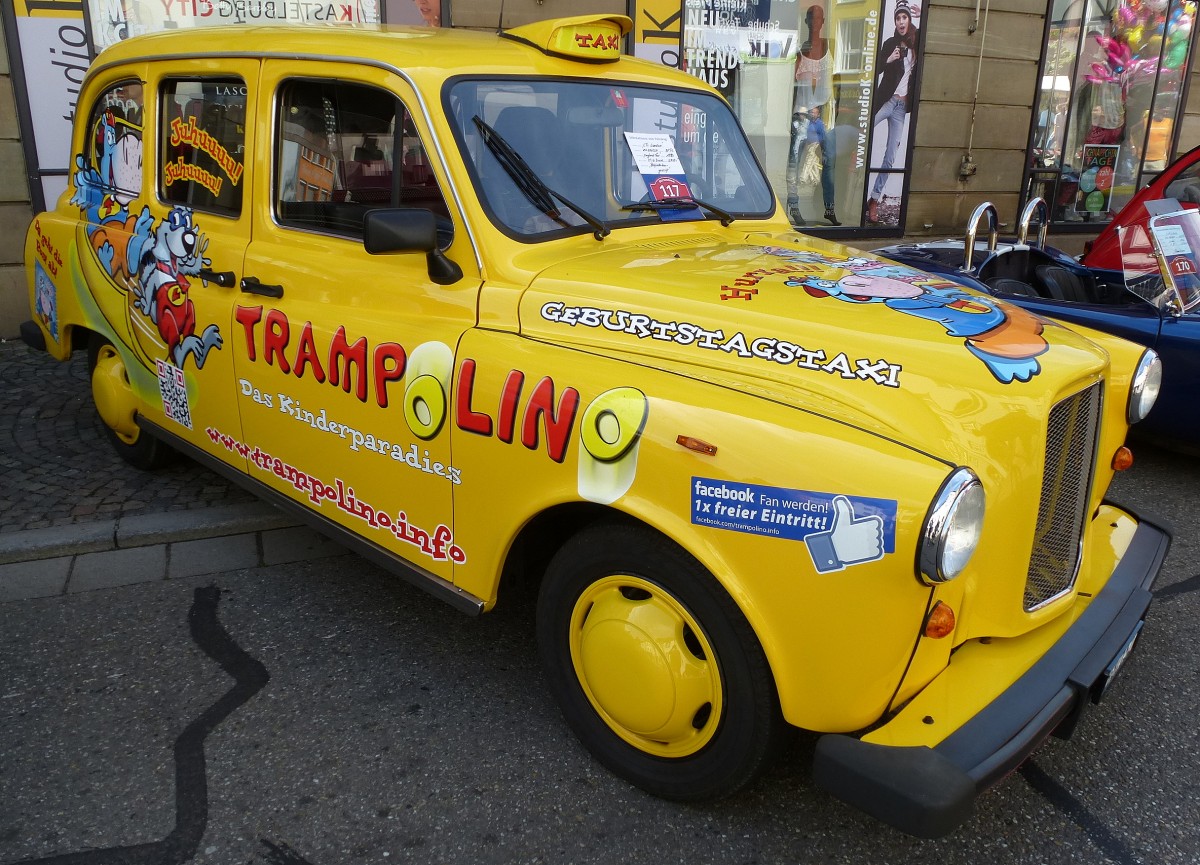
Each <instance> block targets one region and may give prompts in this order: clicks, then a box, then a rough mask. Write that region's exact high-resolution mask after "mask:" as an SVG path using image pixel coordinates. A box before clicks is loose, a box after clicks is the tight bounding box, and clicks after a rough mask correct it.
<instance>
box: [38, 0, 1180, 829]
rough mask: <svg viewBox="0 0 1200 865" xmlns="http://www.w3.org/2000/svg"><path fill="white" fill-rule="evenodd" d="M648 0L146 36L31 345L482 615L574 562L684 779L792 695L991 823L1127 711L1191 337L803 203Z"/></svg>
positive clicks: (727, 763)
mask: <svg viewBox="0 0 1200 865" xmlns="http://www.w3.org/2000/svg"><path fill="white" fill-rule="evenodd" d="M629 28H630V21H629V19H628V18H625V17H622V16H577V17H574V18H569V19H560V20H555V21H548V22H542V23H538V24H533V25H528V26H523V27H518V28H515V29H512V30H509V31H507V32H502V33H499V34H480V33H466V32H460V31H451V30H436V29H394V30H389V29H387V28H378V29H370V28H360V29H306V28H297V29H280V28H277V27H272V28H269V29H268V28H254V27H241V26H237V27H226V28H212V29H192V30H187V31H172V32H164V33H159V34H154V35H149V36H143V37H138V38H135V39H130V40H128V41H126V42H123V43H121V44H118V45H115V46H113V47H112V48H111V49H109V50H108V51H106V52H105V53H103V54H102V55H101V56H100V57H99V58H98V59H97V60H96V61H95V63H94V64H93V65H92V67H91V69H90V71H89V73H88V75H87V79H86V81H85V82H84V84H83V86H82V89H81V91H80V94H79V102H78V116H77V125H76V129H75V133H74V138H73V141H72V143H71V146H72V153H73V154H74V161H75V166H74V170H73V174H72V176H71V178H70V182H69V186H68V189H67V191H66V192H65V193H64V194H63V195H62V197H61V198H60V200H59V201H58V203H57V206H56V207H55V208H54V209H53V210H51V211H49V212H46V213H42V214H40V215H39V216H37V218H36V219H35V220H34V222H33V224H32V226H31V229H30V231H29V236H28V240H27V245H26V256H27V261H28V269H29V291H30V304H31V309H32V311H33V314H34V318H33V320H32V321H30V322H28V323H27V324H26V326H25V327H24V328H23V336H24V338H25V339H26V341H27V342H29V343H30V344H32V345H34V346H36V347H39V348H43V349H45V350H46V351H47V352H49V353H50V354H51V355H53V356H54V357H55V358H58V359H60V360H62V359H66V358H67V357H68V356H69V355H70V354H71V353H72V352H74V351H80V352H87V357H88V360H89V363H90V368H91V382H92V392H93V395H94V397H95V403H96V407H97V410H98V412H99V415H100V417H101V418H102V419H103V422H104V424H105V425H106V427H107V429H108V430H109V432H110V435H111V439H112V442H113V445H114V446H115V447H116V449H117V450H118V451H119V452H120V453H121V454H122V455H123V456H124V457H125V458H126V459H127V460H128V461H129V462H130V463H132V464H133V465H135V466H138V467H140V468H151V467H154V466H156V465H158V464H159V463H161V462H162V461H163V459H164V458H165V457H166V456H167V454H168V453H169V452H183V453H184V454H187V455H189V456H191V457H193V458H196V459H198V460H200V461H202V462H204V463H206V464H208V465H210V466H212V467H214V468H215V469H217V470H218V471H222V472H223V473H225V474H227V475H230V476H233V477H235V478H236V479H238V480H239V481H241V482H243V483H245V484H246V485H248V486H249V487H251V488H253V489H254V490H256V491H257V492H258V493H260V494H261V495H262V496H263V497H264V498H266V499H267V500H269V501H271V502H274V503H275V504H277V505H279V506H280V507H282V508H285V509H287V510H289V511H290V512H292V513H293V514H296V515H298V516H299V517H301V518H303V519H305V520H307V521H308V522H310V523H311V524H313V525H315V526H316V527H318V528H320V529H322V530H324V531H326V532H328V533H329V534H331V535H332V536H333V537H335V538H337V539H339V540H340V541H342V542H344V543H346V544H347V545H348V546H350V547H351V548H353V549H354V550H356V551H357V552H359V553H361V554H362V555H364V556H365V557H366V558H368V559H370V560H372V561H374V562H378V563H382V564H383V565H384V566H386V567H388V568H390V569H392V570H393V571H395V572H396V573H398V574H400V575H402V576H404V577H405V578H407V579H410V580H412V581H414V582H415V583H417V584H418V585H420V586H422V587H424V588H425V589H428V590H429V591H430V592H432V593H433V594H435V595H436V596H438V597H440V598H443V599H445V600H446V601H448V602H450V603H451V604H453V605H455V606H456V607H458V608H460V609H462V610H464V611H466V612H468V613H480V612H483V611H486V610H489V609H491V608H492V607H493V606H494V605H495V604H496V603H497V602H498V600H499V599H500V597H501V595H502V593H503V589H504V588H505V587H506V586H507V585H508V584H509V580H511V579H515V578H517V577H519V576H521V575H527V576H532V577H533V578H535V579H537V580H539V581H540V586H541V588H540V594H539V597H538V602H537V605H538V608H537V632H538V641H539V652H540V655H541V658H542V661H543V663H544V665H545V668H546V673H547V678H548V681H549V683H550V687H551V689H552V691H553V694H554V697H555V698H556V699H557V701H558V703H559V704H560V706H561V708H562V712H563V714H564V716H565V718H566V720H567V723H568V724H569V725H570V727H571V728H572V729H573V731H574V732H575V733H576V734H577V735H578V737H579V738H580V739H581V740H582V741H583V742H584V743H585V744H586V746H587V747H588V748H589V749H590V750H591V752H592V753H593V754H594V755H595V757H596V758H597V759H598V760H600V761H601V762H602V763H604V764H605V765H606V766H608V767H609V768H610V769H611V770H612V771H614V772H616V773H617V774H618V775H620V776H621V777H623V778H625V779H628V780H629V781H630V782H632V783H634V784H636V785H638V786H640V787H642V788H644V789H646V790H649V791H651V792H653V793H656V794H659V795H662V796H666V797H672V798H676V799H699V798H706V797H714V796H720V795H723V794H727V793H730V792H732V791H734V790H737V789H739V788H740V787H742V786H743V785H745V784H746V783H747V782H749V781H750V780H752V779H753V778H754V777H755V776H756V775H757V774H758V773H759V772H760V771H761V770H762V769H763V768H764V767H765V765H766V764H767V763H768V761H769V760H770V759H771V758H772V755H773V754H774V753H775V748H776V746H777V745H778V743H779V742H780V741H781V739H782V738H783V735H782V734H783V732H784V731H785V730H786V729H787V725H791V726H793V727H797V728H803V729H805V730H809V731H815V732H817V733H821V734H824V735H822V736H821V738H820V739H819V742H818V746H817V749H816V755H815V773H816V778H817V782H818V784H819V785H820V786H821V787H823V788H824V789H827V790H829V791H831V792H832V793H833V794H835V795H836V796H838V797H840V798H842V799H844V800H846V801H848V802H850V803H852V804H854V805H855V806H857V807H859V808H862V809H865V810H866V811H867V812H869V813H871V814H873V815H875V816H877V817H878V818H880V819H882V820H885V821H887V822H889V823H892V824H893V825H896V826H898V827H900V828H902V829H904V830H905V831H908V832H910V833H914V834H917V835H925V836H936V835H940V834H943V833H946V832H948V831H950V830H951V829H953V828H954V827H955V826H957V825H958V824H959V823H961V822H962V821H963V820H965V819H966V818H967V817H968V816H969V815H970V813H971V809H972V806H973V803H974V801H975V799H976V797H977V794H978V793H979V792H980V791H982V790H984V789H985V788H987V787H988V786H990V785H992V784H994V783H996V782H998V781H999V780H1000V779H1002V778H1003V777H1004V776H1005V775H1006V774H1007V773H1008V772H1010V771H1011V770H1012V769H1013V768H1015V767H1016V766H1017V765H1018V764H1019V763H1020V762H1021V761H1022V760H1023V759H1025V757H1027V756H1028V755H1029V754H1030V753H1031V752H1032V751H1033V749H1034V748H1035V747H1036V746H1037V745H1038V744H1040V743H1041V742H1042V741H1044V739H1045V738H1046V737H1047V736H1049V735H1050V734H1052V733H1055V732H1057V733H1058V734H1060V735H1066V734H1068V733H1069V732H1070V730H1071V729H1072V727H1073V726H1074V725H1075V723H1076V721H1077V719H1078V717H1079V715H1080V713H1081V711H1082V709H1083V708H1084V706H1085V704H1088V703H1090V702H1092V701H1095V700H1098V699H1099V698H1100V695H1101V694H1102V693H1104V691H1105V687H1106V685H1107V684H1108V682H1109V681H1110V680H1111V679H1112V677H1113V675H1114V674H1115V673H1116V671H1117V669H1118V667H1120V666H1121V663H1122V662H1123V661H1124V660H1125V658H1126V657H1127V655H1128V654H1129V652H1130V650H1131V648H1132V647H1133V645H1134V642H1135V641H1136V640H1137V637H1138V635H1139V632H1140V629H1141V628H1142V623H1143V621H1144V617H1145V614H1146V611H1147V608H1148V606H1149V601H1150V591H1149V590H1150V586H1151V584H1152V583H1153V581H1154V579H1155V577H1156V576H1157V574H1158V572H1159V570H1160V568H1161V565H1162V562H1163V559H1164V557H1165V555H1166V552H1167V548H1168V545H1169V534H1168V532H1167V531H1166V530H1165V529H1163V528H1161V527H1159V526H1158V525H1156V524H1155V523H1154V522H1153V521H1152V520H1150V519H1147V518H1146V517H1145V516H1144V515H1141V514H1137V513H1133V512H1131V511H1130V510H1128V509H1127V508H1123V507H1121V506H1120V505H1118V504H1116V503H1113V502H1112V501H1110V500H1109V499H1108V498H1107V497H1106V491H1107V489H1108V486H1109V483H1110V481H1111V479H1112V477H1113V473H1114V471H1116V470H1118V469H1120V468H1123V467H1124V466H1125V464H1126V463H1127V461H1128V459H1129V454H1128V451H1127V450H1125V448H1124V441H1125V436H1126V432H1127V430H1128V426H1129V424H1130V423H1132V422H1135V421H1137V420H1139V419H1140V418H1142V417H1143V416H1144V415H1145V414H1146V413H1147V412H1148V411H1149V410H1150V407H1151V406H1152V405H1153V403H1154V399H1155V395H1156V391H1157V387H1158V383H1159V379H1160V368H1159V363H1158V359H1157V357H1156V356H1155V355H1154V353H1153V352H1152V351H1148V350H1145V349H1142V348H1141V347H1138V346H1135V345H1133V344H1131V343H1127V342H1124V341H1122V340H1119V339H1116V338H1113V337H1109V336H1106V335H1103V334H1100V333H1093V332H1076V331H1074V330H1069V329H1067V328H1066V327H1063V326H1060V325H1056V324H1053V323H1051V322H1049V321H1046V320H1043V319H1041V318H1038V317H1036V316H1034V315H1032V314H1030V313H1026V312H1024V311H1022V310H1020V309H1018V308H1016V307H1012V306H1007V305H1005V304H1004V303H1002V302H999V301H997V300H995V299H994V298H991V297H988V296H985V295H982V294H977V293H974V292H972V291H970V290H967V289H964V288H961V287H960V286H958V285H956V284H954V283H952V282H949V281H947V280H945V279H941V278H937V277H933V276H929V275H927V274H924V273H922V272H921V271H919V270H916V269H913V268H910V267H905V266H900V265H897V264H895V263H893V262H889V261H886V260H883V259H879V258H875V257H872V256H871V255H869V254H865V253H861V252H858V251H855V250H852V249H849V248H847V247H845V246H841V245H837V244H834V243H830V242H826V241H822V240H817V239H813V238H811V237H806V236H803V235H800V234H798V233H796V231H795V230H794V229H793V228H792V227H791V226H790V225H789V223H788V222H787V220H786V218H785V217H784V215H783V211H782V208H781V207H780V205H779V203H778V201H777V200H776V198H775V196H774V195H773V193H772V191H771V187H770V186H769V184H768V181H767V179H766V177H765V175H764V172H763V170H762V168H761V167H760V165H759V162H758V160H757V159H756V157H755V155H754V153H753V151H752V150H751V149H750V146H749V144H748V143H747V139H746V136H745V134H744V133H743V131H742V129H741V128H740V126H739V124H738V122H737V121H736V119H735V117H734V115H733V113H732V112H731V111H730V108H729V106H728V105H727V104H726V103H725V102H724V101H722V99H721V97H720V96H719V95H718V94H716V92H715V91H713V90H712V89H711V88H709V87H708V86H707V85H706V84H704V83H701V82H699V81H697V80H696V79H694V78H692V77H690V76H688V75H686V74H683V73H680V72H677V71H675V70H668V69H665V68H663V67H660V66H657V65H652V64H649V63H643V62H640V61H637V60H634V59H631V58H628V57H624V56H622V53H621V49H622V45H623V40H624V37H625V36H626V34H627V33H628V31H629Z"/></svg>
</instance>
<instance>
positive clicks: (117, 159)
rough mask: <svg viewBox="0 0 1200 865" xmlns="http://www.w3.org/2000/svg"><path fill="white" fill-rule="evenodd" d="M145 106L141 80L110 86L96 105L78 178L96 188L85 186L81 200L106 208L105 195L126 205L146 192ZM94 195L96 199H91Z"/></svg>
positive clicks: (78, 181) (93, 107)
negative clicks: (143, 139) (143, 164)
mask: <svg viewBox="0 0 1200 865" xmlns="http://www.w3.org/2000/svg"><path fill="white" fill-rule="evenodd" d="M142 108H143V103H142V83H141V82H140V81H129V82H124V83H122V84H117V85H116V86H114V87H111V88H109V89H108V90H107V91H105V93H104V95H103V96H101V97H100V98H99V99H98V100H97V101H96V104H95V105H94V106H92V114H91V117H90V118H89V120H88V139H87V141H85V142H84V150H83V160H84V165H83V166H81V167H82V169H83V170H82V171H81V172H79V174H77V175H76V182H77V183H79V184H83V185H86V186H90V187H94V189H91V190H88V193H87V195H84V194H83V192H84V190H82V189H81V195H80V198H81V200H83V199H89V200H88V203H92V204H100V205H101V206H102V209H103V204H102V199H111V201H113V202H115V203H116V204H119V205H120V206H121V207H124V206H125V205H127V204H129V202H131V201H132V200H133V199H135V198H137V197H138V196H140V195H141V194H142ZM93 197H94V198H96V201H95V202H91V201H90V198H93ZM112 209H113V208H112V207H111V206H110V207H109V210H112ZM104 215H105V214H104V213H101V214H100V216H101V217H102V218H103V216H104Z"/></svg>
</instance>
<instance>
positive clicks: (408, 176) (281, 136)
mask: <svg viewBox="0 0 1200 865" xmlns="http://www.w3.org/2000/svg"><path fill="white" fill-rule="evenodd" d="M278 116H279V121H278V123H277V124H276V129H277V135H278V140H277V142H276V153H277V159H276V165H277V173H276V177H275V212H276V216H277V218H278V219H279V221H280V223H282V224H284V225H288V226H291V227H294V228H302V229H307V230H311V231H320V232H323V233H328V234H339V235H344V236H346V237H354V238H360V237H362V234H363V220H364V218H365V216H366V213H367V211H369V210H372V209H375V208H379V207H420V208H426V209H428V210H432V211H433V212H434V214H435V215H436V216H438V218H439V219H438V224H439V227H440V230H441V231H442V233H443V238H442V240H443V245H446V244H448V243H449V235H448V234H447V232H449V231H450V226H451V222H450V212H449V210H448V208H447V207H446V201H445V199H444V198H443V197H442V193H441V191H440V189H439V188H438V186H437V182H436V181H435V179H434V176H433V171H432V170H431V169H430V165H429V158H428V155H427V153H426V151H425V147H424V145H423V144H422V143H421V139H420V138H419V137H418V135H417V133H416V127H415V125H414V124H413V121H412V117H411V115H410V114H409V113H408V110H407V109H406V108H405V107H404V105H403V103H401V102H400V100H399V99H397V98H396V97H395V96H394V95H392V94H391V93H387V92H385V91H382V90H378V89H376V88H374V87H366V86H362V85H358V84H348V83H344V82H335V81H313V80H294V81H290V82H288V83H287V84H286V85H285V86H284V87H283V88H282V89H281V91H280V97H279V105H278Z"/></svg>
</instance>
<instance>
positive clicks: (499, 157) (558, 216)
mask: <svg viewBox="0 0 1200 865" xmlns="http://www.w3.org/2000/svg"><path fill="white" fill-rule="evenodd" d="M471 121H472V122H473V123H474V124H475V127H476V128H477V129H478V130H479V135H480V137H481V138H482V139H483V143H484V144H486V145H487V148H488V150H490V151H492V155H493V156H495V157H496V161H497V162H499V163H500V165H501V166H502V167H503V168H504V170H505V171H506V172H508V176H509V177H511V178H512V182H513V183H515V184H516V185H517V189H519V190H521V192H522V193H524V195H525V197H526V198H528V199H529V201H530V203H532V204H533V206H534V207H536V208H537V209H538V210H540V211H541V212H542V213H544V214H546V215H547V216H549V217H550V218H551V219H554V220H556V221H558V222H562V223H563V224H564V225H566V224H567V223H566V222H565V221H564V220H563V218H562V212H561V211H560V210H559V209H558V208H557V207H555V206H554V199H556V198H557V199H558V200H559V201H561V202H562V203H563V204H565V205H566V206H567V208H568V209H570V210H571V211H572V212H573V213H575V215H577V216H578V217H579V218H580V219H582V220H583V221H584V222H586V223H587V224H588V227H590V228H591V229H592V234H594V235H595V237H596V240H603V239H604V238H605V237H607V236H608V235H609V234H612V230H611V229H610V228H609V227H608V226H607V225H605V224H604V223H603V222H601V221H600V220H599V219H597V218H596V217H595V216H592V214H590V213H588V212H587V211H586V210H584V209H583V208H582V207H580V206H579V205H577V204H574V203H572V202H571V201H568V200H567V199H566V198H564V197H563V196H562V195H561V194H559V193H558V192H555V191H554V190H553V189H551V188H550V187H549V186H547V185H546V184H545V183H543V182H542V179H541V178H540V177H538V176H537V172H535V171H534V170H533V169H532V168H530V167H529V163H528V162H526V161H525V160H524V158H522V156H521V154H520V153H518V152H517V151H516V150H515V149H514V148H513V146H512V145H511V144H509V143H508V142H507V141H505V140H504V139H503V138H502V137H501V136H500V133H498V132H497V131H496V130H495V129H493V128H492V127H490V126H488V125H487V124H486V123H484V122H483V118H482V117H480V116H479V115H478V114H476V115H475V116H474V117H472V118H471Z"/></svg>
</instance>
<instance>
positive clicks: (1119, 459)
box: [1112, 445, 1133, 472]
mask: <svg viewBox="0 0 1200 865" xmlns="http://www.w3.org/2000/svg"><path fill="white" fill-rule="evenodd" d="M1112 467H1113V471H1118V472H1123V471H1125V470H1126V469H1128V468H1132V467H1133V451H1131V450H1130V449H1129V448H1127V447H1125V445H1121V446H1120V447H1119V448H1117V452H1116V453H1115V454H1113V458H1112Z"/></svg>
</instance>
